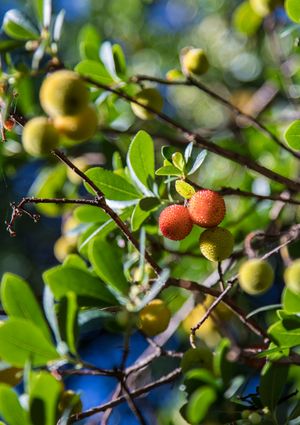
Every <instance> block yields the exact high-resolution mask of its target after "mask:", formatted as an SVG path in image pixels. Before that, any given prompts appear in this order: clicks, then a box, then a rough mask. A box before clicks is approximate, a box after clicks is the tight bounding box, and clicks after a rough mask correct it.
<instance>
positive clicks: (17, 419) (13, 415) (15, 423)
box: [0, 383, 30, 425]
mask: <svg viewBox="0 0 300 425" xmlns="http://www.w3.org/2000/svg"><path fill="white" fill-rule="evenodd" d="M0 415H1V417H2V418H3V419H4V420H5V421H6V422H7V423H8V425H30V422H29V419H28V415H27V413H26V411H25V410H24V409H23V408H22V406H21V404H20V402H19V399H18V396H17V393H16V392H15V391H14V390H13V389H12V388H10V387H9V386H8V385H5V384H2V383H1V384H0Z"/></svg>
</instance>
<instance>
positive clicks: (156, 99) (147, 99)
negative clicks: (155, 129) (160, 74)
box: [131, 88, 163, 120]
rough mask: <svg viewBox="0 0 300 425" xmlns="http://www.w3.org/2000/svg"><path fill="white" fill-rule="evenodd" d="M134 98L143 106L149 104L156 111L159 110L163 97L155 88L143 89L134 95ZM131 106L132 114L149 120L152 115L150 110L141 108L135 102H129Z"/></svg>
mask: <svg viewBox="0 0 300 425" xmlns="http://www.w3.org/2000/svg"><path fill="white" fill-rule="evenodd" d="M135 100H137V101H138V102H139V103H141V104H142V105H145V106H149V107H150V108H152V109H154V110H155V111H156V112H161V110H162V107H163V98H162V97H161V95H160V93H159V92H158V91H157V90H156V89H152V88H149V89H143V90H141V91H140V92H139V93H137V94H136V95H135ZM131 108H132V110H133V112H134V114H135V115H136V116H137V117H139V118H141V119H142V120H150V119H152V118H153V117H154V114H153V113H152V112H151V111H148V110H147V109H145V108H143V107H142V106H140V105H137V104H136V103H133V102H132V103H131Z"/></svg>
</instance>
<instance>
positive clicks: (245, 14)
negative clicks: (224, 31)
mask: <svg viewBox="0 0 300 425" xmlns="http://www.w3.org/2000/svg"><path fill="white" fill-rule="evenodd" d="M261 23H262V18H261V17H260V16H258V15H257V14H256V13H255V12H254V10H253V9H252V7H251V6H250V4H249V2H248V1H244V2H243V3H241V4H240V5H239V6H238V7H237V8H236V9H235V11H234V15H233V25H234V27H235V29H236V30H237V31H239V32H241V33H243V34H246V35H248V36H250V35H253V34H255V33H256V31H257V30H258V28H259V27H260V25H261Z"/></svg>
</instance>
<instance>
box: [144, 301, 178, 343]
mask: <svg viewBox="0 0 300 425" xmlns="http://www.w3.org/2000/svg"><path fill="white" fill-rule="evenodd" d="M170 318H171V312H170V310H169V309H168V307H167V306H166V304H165V303H164V302H163V301H162V300H159V299H155V300H152V301H150V303H149V304H148V305H146V307H144V308H143V309H142V310H141V311H140V313H139V324H138V326H139V328H140V329H141V331H142V332H144V333H145V334H146V335H148V336H155V335H157V334H160V333H161V332H163V331H164V330H166V329H167V327H168V325H169V322H170Z"/></svg>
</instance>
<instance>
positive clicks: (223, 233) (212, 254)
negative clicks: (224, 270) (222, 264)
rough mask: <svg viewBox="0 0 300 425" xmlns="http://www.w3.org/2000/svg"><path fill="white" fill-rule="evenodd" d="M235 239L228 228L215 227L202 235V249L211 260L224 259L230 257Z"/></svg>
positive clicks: (203, 253)
mask: <svg viewBox="0 0 300 425" xmlns="http://www.w3.org/2000/svg"><path fill="white" fill-rule="evenodd" d="M233 245H234V239H233V236H232V234H231V233H230V232H229V230H227V229H223V228H222V227H213V228H212V229H207V230H205V231H204V232H203V233H202V234H201V236H200V251H201V253H202V255H204V257H205V258H207V259H208V260H210V261H222V260H225V258H228V257H230V255H231V254H232V251H233Z"/></svg>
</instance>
